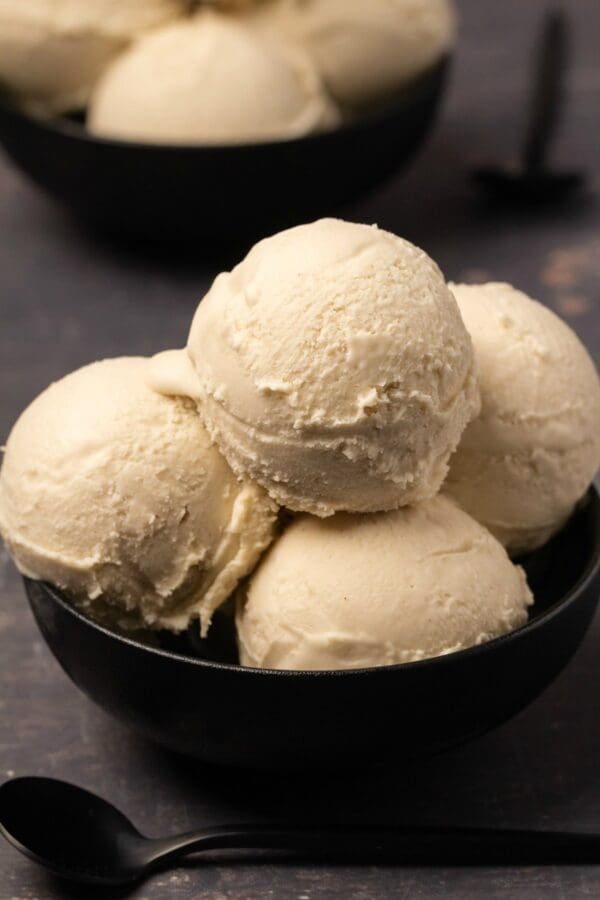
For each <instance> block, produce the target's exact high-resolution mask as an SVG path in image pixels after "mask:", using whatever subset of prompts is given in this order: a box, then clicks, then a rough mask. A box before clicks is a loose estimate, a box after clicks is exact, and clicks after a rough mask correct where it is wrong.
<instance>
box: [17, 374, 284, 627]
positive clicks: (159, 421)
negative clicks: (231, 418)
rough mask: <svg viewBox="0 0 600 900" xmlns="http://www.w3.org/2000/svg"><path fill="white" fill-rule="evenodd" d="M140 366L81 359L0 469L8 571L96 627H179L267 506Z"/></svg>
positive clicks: (21, 431) (26, 420)
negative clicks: (44, 584) (47, 590)
mask: <svg viewBox="0 0 600 900" xmlns="http://www.w3.org/2000/svg"><path fill="white" fill-rule="evenodd" d="M147 365H148V363H147V360H145V359H140V358H122V359H113V360H105V361H104V362H99V363H94V364H93V365H90V366H86V367H85V368H83V369H79V370H78V371H76V372H74V373H72V374H71V375H68V376H67V377H66V378H63V379H62V380H61V381H58V382H56V383H55V384H53V385H51V386H50V387H49V388H48V389H47V390H46V391H44V392H43V393H42V394H41V395H40V396H39V397H38V398H37V399H36V400H34V402H33V403H32V404H31V406H29V407H28V408H27V409H26V410H25V412H24V413H23V414H22V416H21V417H20V419H19V420H18V421H17V423H16V425H15V426H14V428H13V430H12V433H11V435H10V437H9V440H8V444H7V447H6V453H5V456H4V462H3V465H2V470H1V472H0V533H1V534H2V536H3V538H4V540H5V542H6V545H7V548H8V550H9V552H10V553H11V555H12V557H13V559H14V560H15V562H16V564H17V566H18V568H19V569H20V570H21V572H23V573H24V574H25V575H28V576H30V577H32V578H36V579H41V580H44V581H49V582H51V583H52V584H54V585H56V586H57V587H59V588H61V589H63V590H65V591H66V592H68V594H70V595H71V597H72V598H73V599H74V601H75V602H76V603H77V604H78V605H79V606H81V607H82V608H83V609H84V610H86V611H87V612H88V613H89V614H91V615H92V616H93V617H94V618H96V619H99V620H100V621H106V622H108V623H109V624H116V625H119V626H121V627H123V628H135V627H141V626H147V627H150V628H167V629H172V630H175V631H177V630H180V629H183V628H185V627H186V626H187V625H188V623H189V622H190V621H191V620H192V619H195V618H197V617H198V616H200V617H201V620H202V625H203V626H204V631H206V628H207V627H208V625H209V623H210V618H211V615H212V613H213V611H214V610H215V608H216V607H217V606H219V604H221V603H222V602H223V601H224V600H225V599H227V597H228V596H229V594H230V593H231V592H232V590H233V589H234V588H235V587H236V585H237V583H238V581H239V580H240V578H242V577H244V576H245V575H247V574H248V573H249V572H250V571H251V570H252V568H253V567H254V565H255V564H256V562H257V560H258V558H259V556H260V554H261V552H262V551H263V550H264V549H265V547H267V546H268V544H269V543H270V541H271V540H272V538H273V525H274V518H275V512H274V507H273V504H272V503H271V502H270V501H269V500H268V498H267V496H266V494H265V493H264V492H263V491H262V490H261V489H260V488H258V487H257V486H255V485H253V484H249V483H248V482H240V481H238V480H237V479H236V477H235V476H234V475H233V473H232V472H231V470H230V469H229V467H228V466H227V464H226V462H225V460H224V459H223V458H222V457H221V455H220V454H219V453H218V451H217V449H216V448H215V447H214V446H213V445H211V442H210V439H209V437H208V435H207V434H206V432H205V431H204V429H203V428H202V425H201V424H200V420H199V418H198V415H197V413H196V410H195V408H194V405H193V404H192V403H191V402H190V401H189V400H184V399H180V398H167V397H164V396H161V395H160V394H156V393H154V392H153V391H151V390H150V389H149V387H147V385H146V375H147Z"/></svg>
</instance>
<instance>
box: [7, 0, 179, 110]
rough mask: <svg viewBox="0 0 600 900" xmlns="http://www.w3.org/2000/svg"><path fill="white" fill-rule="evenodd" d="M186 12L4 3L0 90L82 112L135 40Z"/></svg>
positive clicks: (58, 1) (172, 1)
mask: <svg viewBox="0 0 600 900" xmlns="http://www.w3.org/2000/svg"><path fill="white" fill-rule="evenodd" d="M185 9H186V3H185V0H17V2H15V0H0V84H4V85H5V86H6V87H7V88H9V90H10V91H12V92H14V93H16V94H17V95H18V96H19V97H21V98H22V99H23V100H24V101H25V102H27V103H29V104H30V105H32V106H35V107H39V108H41V109H42V110H44V111H46V110H47V111H49V112H62V111H66V110H70V109H77V108H79V107H83V106H84V105H85V103H86V101H87V99H88V96H89V93H90V90H91V88H92V86H93V85H94V84H95V82H96V81H97V79H98V77H99V75H100V74H101V72H102V71H103V70H104V68H105V67H106V66H107V65H108V63H109V62H110V61H112V59H113V58H114V57H115V56H116V54H118V53H119V52H121V51H122V50H123V48H124V47H126V46H127V44H128V43H129V41H130V40H131V39H132V38H133V37H135V36H136V35H138V34H140V33H142V32H143V31H146V30H147V29H149V28H154V27H156V26H158V25H161V24H163V23H165V22H167V21H169V20H170V19H174V18H176V17H178V16H182V15H183V14H184V12H185Z"/></svg>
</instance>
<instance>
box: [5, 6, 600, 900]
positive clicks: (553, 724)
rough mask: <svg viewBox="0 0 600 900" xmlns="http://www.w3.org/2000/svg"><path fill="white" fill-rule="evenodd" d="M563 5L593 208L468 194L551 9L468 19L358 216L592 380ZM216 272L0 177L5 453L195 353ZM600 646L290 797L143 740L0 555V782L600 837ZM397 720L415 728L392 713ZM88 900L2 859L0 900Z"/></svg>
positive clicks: (321, 880)
mask: <svg viewBox="0 0 600 900" xmlns="http://www.w3.org/2000/svg"><path fill="white" fill-rule="evenodd" d="M564 6H565V7H567V8H568V9H569V10H570V12H571V13H572V15H573V18H574V22H575V25H576V35H575V48H576V53H577V57H576V61H575V66H574V71H573V73H572V90H571V103H570V106H569V114H568V117H567V121H566V122H565V126H564V128H563V131H562V134H561V138H560V141H559V144H558V147H557V153H556V158H557V160H558V161H560V160H561V159H562V160H563V161H566V162H568V163H569V165H583V166H585V167H587V168H588V170H589V171H590V173H591V175H592V179H591V195H590V197H589V199H588V200H587V201H585V202H580V203H574V204H571V205H570V206H568V207H562V208H560V209H554V210H552V211H545V212H543V213H540V212H538V213H521V214H517V213H515V212H514V211H513V212H507V211H499V210H494V209H492V208H490V207H488V206H486V205H485V204H482V203H480V202H478V200H477V194H475V193H474V192H473V191H472V190H471V189H470V188H469V187H468V186H467V184H466V181H465V170H466V169H468V167H469V166H470V165H471V164H472V163H476V162H478V161H485V160H487V159H489V158H496V157H500V158H502V157H505V156H506V157H509V156H511V155H512V154H513V150H514V148H515V147H516V146H517V144H518V138H519V119H520V109H521V107H522V102H523V96H522V91H523V86H524V82H525V81H526V78H527V75H526V70H525V68H524V67H525V66H526V65H527V62H528V58H529V49H530V46H529V45H530V40H531V38H532V36H533V34H534V31H535V27H536V25H537V23H538V19H539V15H540V13H541V11H542V10H543V9H545V8H547V4H546V3H544V2H542V0H527V3H523V2H522V0H504V2H502V3H495V2H491V0H489V2H485V0H463V2H462V3H461V7H462V10H463V29H462V32H463V33H462V47H461V55H460V58H459V60H458V61H457V65H456V71H455V77H454V80H453V85H452V90H451V93H450V96H449V98H448V103H447V105H446V107H445V110H444V114H443V116H442V119H441V121H440V124H439V126H438V128H437V131H436V134H435V135H434V138H433V140H432V141H431V143H430V145H429V147H428V148H427V150H426V151H425V153H424V154H423V156H422V157H421V159H420V160H419V161H418V163H416V164H415V166H414V167H413V169H412V171H411V172H410V173H409V174H408V176H407V177H405V178H404V179H401V180H399V181H398V182H397V183H395V184H392V185H390V186H388V187H387V188H386V189H384V190H383V191H381V192H380V193H379V194H377V195H376V196H375V197H372V198H370V199H369V200H367V201H364V202H363V203H361V204H360V205H357V206H355V207H354V208H353V209H351V210H348V211H347V215H348V217H352V218H355V219H357V220H365V221H377V222H379V224H380V225H382V226H385V227H388V228H391V229H392V230H395V231H397V232H399V233H400V234H403V235H404V236H406V237H408V238H411V239H412V240H414V241H415V242H417V243H419V244H421V245H422V246H423V247H425V248H426V249H427V250H428V251H429V252H430V253H431V254H432V255H433V256H434V257H435V258H436V259H437V260H438V262H439V263H440V264H441V266H442V267H443V269H444V270H445V272H446V274H447V275H448V277H450V278H453V279H470V280H480V279H486V278H499V279H507V280H511V281H513V282H515V283H516V284H518V285H519V286H521V287H523V288H524V289H525V290H528V291H530V292H531V293H533V294H534V295H536V296H537V297H539V298H540V299H542V300H544V302H546V303H548V304H549V305H550V306H551V307H552V308H554V309H556V310H558V311H559V312H560V313H561V314H562V315H564V316H566V317H567V318H568V319H569V321H570V322H571V324H572V325H573V327H574V328H575V329H576V330H577V331H578V332H579V334H580V335H581V336H582V338H583V340H584V341H585V342H586V343H587V345H588V346H589V347H590V349H591V350H592V352H593V354H594V356H595V358H596V360H598V357H599V356H600V310H599V307H598V294H599V289H600V236H599V234H598V224H599V222H600V216H599V213H598V205H597V187H598V178H599V175H600V171H599V163H598V148H599V146H600V120H599V119H598V110H599V108H600V64H599V63H598V62H597V48H598V45H599V43H600V41H599V38H600V7H599V5H598V3H597V0H571V2H569V3H565V4H564ZM201 214H202V210H201V209H199V215H201ZM218 268H219V265H218V264H217V263H215V262H214V261H213V262H212V263H210V262H206V261H203V260H202V248H201V247H198V249H197V253H192V254H191V255H190V254H188V255H187V256H186V257H183V258H182V257H180V258H175V257H174V256H172V255H171V256H170V257H169V256H167V255H165V254H157V253H154V252H152V251H151V252H150V253H146V254H144V253H142V252H140V251H133V250H131V249H129V250H125V249H120V250H117V249H115V248H114V247H111V246H110V245H107V244H99V243H97V242H95V241H93V240H92V239H91V238H89V237H88V236H86V235H84V234H82V233H80V232H79V231H78V230H77V228H76V227H74V226H73V225H72V224H71V223H70V222H69V221H68V220H66V219H65V218H63V216H62V215H61V214H60V213H59V212H58V211H57V210H55V209H54V208H53V207H52V206H50V205H49V204H47V203H46V201H45V200H44V199H43V198H42V197H40V196H39V195H38V194H37V193H36V192H35V190H34V189H33V188H31V187H30V186H29V185H27V184H26V183H25V182H24V181H23V180H22V178H21V177H20V176H19V175H18V174H17V173H16V172H14V171H13V170H11V168H10V167H9V166H8V164H6V163H5V162H0V310H1V320H0V440H1V439H3V438H4V437H5V436H6V435H7V433H8V430H9V427H10V425H11V424H12V422H13V420H14V419H15V417H16V416H17V414H18V413H19V411H20V410H21V408H22V407H23V406H24V405H25V404H26V403H27V402H29V401H30V400H31V399H32V398H33V397H34V395H35V394H36V393H37V392H38V391H39V390H40V389H42V388H43V387H45V386H46V384H47V383H48V382H49V381H50V380H51V379H53V378H57V377H60V376H61V375H63V374H64V373H65V372H67V371H69V370H71V369H73V368H75V367H76V366H79V365H81V364H83V363H86V362H88V361H90V360H93V359H96V358H98V357H102V356H114V355H118V354H122V353H127V354H129V353H142V354H147V353H152V352H154V351H156V350H159V349H162V348H164V347H169V346H176V345H181V344H182V343H183V342H184V340H185V337H186V331H187V327H188V324H189V321H190V317H191V315H192V313H193V310H194V308H195V304H196V302H197V300H198V299H199V298H200V297H201V295H202V293H203V292H204V291H205V289H206V287H207V285H208V284H209V281H210V279H211V278H212V276H213V274H214V273H215V272H216V271H217V270H218ZM599 646H600V623H597V624H596V625H595V627H593V628H592V631H591V633H590V635H589V637H588V639H587V640H586V642H585V644H584V646H583V648H582V650H581V651H580V652H579V654H578V655H577V657H576V659H575V661H574V662H573V663H572V664H571V665H570V666H569V668H568V669H567V671H566V672H565V673H564V674H563V675H562V676H561V677H560V678H559V679H558V680H557V681H556V683H555V684H554V685H553V686H552V687H551V688H550V689H549V690H548V691H547V692H546V693H545V695H544V696H543V697H542V698H541V699H540V700H538V701H537V702H536V703H535V704H533V706H532V707H530V708H529V709H528V710H526V711H525V712H524V713H522V714H521V715H519V716H518V717H517V718H516V719H514V720H513V721H512V722H511V723H509V724H507V725H505V726H504V727H502V728H500V729H498V730H497V731H496V732H494V733H493V734H490V735H488V736H487V737H485V738H482V739H480V740H478V741H476V742H473V743H472V744H470V745H469V746H466V747H464V748H462V749H459V750H456V751H454V752H452V753H449V754H447V755H446V756H444V757H441V758H439V759H437V760H434V761H429V762H425V763H423V764H421V765H419V766H415V767H413V768H411V769H410V770H408V771H406V770H405V771H387V772H385V773H378V774H364V773H357V774H356V775H355V776H353V777H351V778H347V777H346V778H339V779H338V778H335V777H328V778H324V779H319V778H316V777H314V776H312V777H310V778H303V779H299V778H297V777H293V778H290V779H289V780H288V779H283V778H281V777H273V778H269V777H264V776H256V775H249V774H244V773H239V772H226V771H217V770H212V769H206V768H203V767H200V766H194V765H192V764H190V763H188V762H186V761H183V760H180V759H177V758H175V757H173V756H170V755H167V754H165V753H163V752H162V751H160V750H158V749H156V748H154V747H152V746H149V745H148V744H146V743H144V742H143V741H141V740H138V739H137V738H136V737H135V736H133V735H131V734H130V733H129V732H127V731H126V730H124V729H123V728H122V727H121V726H119V725H118V724H116V723H115V722H113V721H111V720H110V719H108V718H107V717H106V716H105V715H104V714H103V713H102V712H101V711H99V710H97V709H96V708H94V707H93V706H92V705H91V704H90V703H89V702H88V701H87V700H86V699H85V698H84V697H82V696H81V695H80V694H79V693H78V692H77V691H76V689H75V688H74V687H73V686H72V685H71V684H70V682H69V681H68V680H67V678H66V677H65V676H64V675H63V673H62V672H61V671H60V670H59V668H58V666H57V664H56V663H55V662H54V660H53V659H51V658H50V656H49V653H48V651H47V650H46V648H45V646H44V645H43V644H42V641H41V640H40V637H39V635H38V633H37V631H36V629H35V626H34V624H33V621H32V619H31V616H30V614H29V612H28V610H27V608H26V606H25V601H24V596H23V591H22V588H21V585H20V582H19V579H18V577H17V575H16V573H15V570H14V569H13V567H12V565H11V564H10V563H9V562H8V560H7V557H6V555H5V554H4V551H1V550H0V780H1V779H4V778H5V777H12V776H13V775H23V774H35V773H38V774H42V773H43V774H46V775H51V776H56V777H59V778H66V779H70V780H73V781H76V782H79V783H81V784H85V785H86V786H88V787H90V788H91V789H93V790H96V791H97V792H99V793H101V794H104V795H106V796H107V797H109V798H111V799H112V800H114V801H116V802H118V803H119V804H120V805H121V806H122V807H123V809H124V810H126V811H127V812H128V813H129V814H130V815H131V816H132V817H133V818H134V819H135V821H136V822H137V823H138V825H139V826H140V827H141V828H142V829H147V831H148V832H149V833H153V834H157V833H160V832H170V831H176V830H179V829H185V828H189V827H192V826H194V825H202V824H208V823H217V822H223V821H226V820H237V819H240V820H242V819H245V820H250V819H259V818H261V819H262V818H266V819H294V818H296V817H304V818H308V817H311V816H313V815H315V816H316V817H317V818H321V819H324V818H328V819H338V820H341V819H345V820H347V821H356V822H363V821H364V822H366V821H377V820H381V821H386V822H408V823H417V822H435V823H456V824H470V825H475V824H487V825H505V826H518V827H534V826H540V827H546V828H578V829H595V830H598V831H600V715H599V710H598V696H599V695H600V664H599V661H598V656H599V651H598V647H599ZM532 662H533V661H532ZM199 699H200V702H201V698H199ZM390 715H395V716H402V710H401V709H394V702H393V697H391V698H390ZM360 725H361V723H360V722H357V723H356V727H357V728H360ZM599 862H600V861H599ZM599 894H600V867H599V868H598V869H595V868H591V867H590V868H584V867H572V868H564V869H559V868H552V867H551V868H546V869H519V870H517V869H511V868H505V869H479V870H465V869H454V870H452V869H450V870H448V869H440V868H431V869H403V868H400V867H398V868H391V867H389V868H381V869H375V868H371V867H359V866H344V867H331V866H315V865H299V864H287V863H279V864H272V863H269V864H266V863H265V864H260V865H256V864H251V863H249V862H247V861H246V862H242V863H239V862H238V863H236V864H223V863H221V864H218V865H212V864H211V865H207V866H199V867H197V868H196V867H193V866H192V867H185V868H183V869H179V870H177V871H176V872H174V873H172V874H167V875H164V876H157V877H155V878H154V879H153V880H152V881H150V882H149V883H148V884H146V885H145V886H142V887H139V888H136V889H135V890H134V891H133V892H132V894H131V896H133V897H135V898H136V900H142V898H161V900H163V898H171V897H172V898H186V900H190V898H197V897H200V896H202V897H206V898H207V900H223V898H236V900H251V898H263V897H268V898H280V897H281V898H296V900H317V898H344V900H346V898H348V900H350V898H355V900H367V898H383V897H390V898H391V897H394V898H411V900H413V898H414V900H421V898H422V900H424V898H436V897H451V898H461V900H469V898H475V897H480V896H481V897H483V896H485V897H488V898H495V897H510V898H532V900H533V898H540V900H542V898H543V900H554V898H556V900H559V898H561V900H562V898H573V897H591V896H598V895H599ZM81 896H82V893H81V891H80V889H77V888H75V889H72V890H71V891H70V892H69V890H67V889H65V888H64V887H63V886H60V885H59V884H58V883H57V882H55V881H53V880H52V879H50V878H48V877H46V876H45V875H44V874H43V873H42V872H40V871H38V870H37V869H36V868H34V867H33V866H32V865H30V864H29V863H28V862H27V861H25V860H24V859H21V858H20V857H19V856H18V855H17V854H16V853H15V852H14V851H13V850H12V849H11V848H9V846H8V845H6V844H5V843H4V842H1V843H0V898H1V900H8V898H29V900H32V898H44V900H45V898H61V897H75V898H79V897H81ZM98 896H101V895H98ZM111 896H115V897H117V896H123V895H122V894H119V893H114V894H112V895H111Z"/></svg>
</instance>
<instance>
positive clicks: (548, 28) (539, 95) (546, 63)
mask: <svg viewBox="0 0 600 900" xmlns="http://www.w3.org/2000/svg"><path fill="white" fill-rule="evenodd" d="M567 38H568V23H567V19H566V16H565V13H564V12H562V11H554V12H551V13H549V14H548V18H547V20H546V23H545V25H544V30H543V35H542V41H541V45H540V49H539V57H538V59H537V62H536V71H535V78H534V86H533V93H532V98H531V108H530V112H529V121H528V125H527V134H526V136H525V143H524V147H523V164H524V166H525V169H528V170H531V169H538V168H540V167H541V166H543V165H544V163H545V160H546V155H547V152H548V147H549V145H550V141H551V140H552V136H553V134H554V130H555V128H556V126H557V124H558V119H559V115H560V108H561V102H562V96H563V87H564V84H563V82H564V76H565V70H566V65H567Z"/></svg>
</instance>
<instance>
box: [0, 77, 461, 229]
mask: <svg viewBox="0 0 600 900" xmlns="http://www.w3.org/2000/svg"><path fill="white" fill-rule="evenodd" d="M447 70H448V60H447V59H444V60H443V61H442V62H441V63H439V64H438V65H437V66H436V67H435V68H433V69H431V70H430V71H429V72H428V73H427V74H426V75H424V76H423V77H421V78H419V79H418V80H417V81H415V82H414V83H413V84H412V85H411V86H410V87H409V88H407V89H405V90H404V91H403V92H402V93H401V94H399V95H398V97H397V98H396V99H395V100H394V101H392V102H391V103H390V104H389V105H387V106H386V107H385V108H383V109H380V110H379V111H377V112H373V113H371V114H369V115H366V116H364V117H363V118H360V119H358V120H355V121H352V122H348V123H347V124H345V125H343V126H342V127H340V128H338V129H335V130H333V131H328V132H324V133H322V134H315V135H310V136H308V137H303V138H299V139H295V140H286V141H279V142H272V143H260V144H243V145H232V146H187V147H186V146H170V145H169V146H163V145H153V144H141V143H133V142H125V141H118V140H106V139H102V138H97V137H93V136H92V135H90V134H89V133H88V132H87V131H86V130H85V128H84V127H83V125H82V124H80V123H78V122H75V121H71V120H69V119H68V118H54V119H42V118H36V117H33V116H31V115H28V114H27V113H26V112H24V111H23V110H22V109H20V108H19V107H18V106H16V105H12V104H11V103H9V102H7V101H6V100H4V102H0V143H2V144H3V145H4V149H5V150H6V152H7V153H8V155H9V156H10V157H12V159H13V160H14V161H15V162H16V163H17V165H18V166H20V167H21V168H22V169H23V171H25V172H26V173H27V174H28V175H29V176H30V177H31V178H32V179H33V180H34V181H35V182H37V184H38V185H40V187H42V188H44V189H45V190H46V191H47V192H48V193H49V194H50V195H51V196H53V197H54V198H55V199H57V200H59V201H60V202H61V203H63V204H64V205H65V206H66V207H68V208H69V209H70V210H71V211H72V212H74V213H76V214H77V216H79V217H80V218H81V219H83V220H85V221H86V222H88V223H90V224H92V225H96V226H100V227H101V228H102V229H104V230H108V231H110V232H113V233H122V234H127V235H130V236H135V237H142V238H149V239H154V240H174V239H186V240H189V239H192V240H193V239H194V238H195V237H207V236H208V237H214V238H217V239H219V238H223V237H225V236H230V235H252V236H254V237H256V236H258V235H261V234H263V233H266V232H268V231H275V230H277V229H278V228H282V227H285V226H288V225H295V224H298V222H301V221H307V220H308V219H310V218H315V217H317V216H319V215H322V214H326V213H329V212H332V211H334V210H335V207H336V206H337V205H338V204H339V203H341V202H343V201H346V200H349V199H351V198H352V197H354V196H356V195H358V194H360V193H361V192H363V191H365V190H366V189H367V188H371V187H373V186H374V185H376V184H378V183H379V182H381V181H383V180H384V179H385V178H387V177H388V176H389V175H391V174H392V173H393V172H394V171H395V170H397V169H398V168H400V167H401V166H402V165H404V164H405V163H406V162H408V160H409V159H410V158H411V157H412V156H413V154H414V153H415V151H416V150H417V148H418V147H419V145H420V144H421V142H422V141H423V139H424V137H425V135H426V133H427V131H428V129H429V126H430V125H431V123H432V121H433V118H434V114H435V111H436V109H437V106H438V101H439V99H440V97H441V94H442V89H443V87H444V84H445V81H446V75H447Z"/></svg>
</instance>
